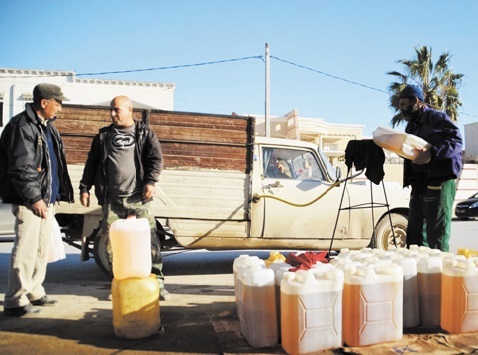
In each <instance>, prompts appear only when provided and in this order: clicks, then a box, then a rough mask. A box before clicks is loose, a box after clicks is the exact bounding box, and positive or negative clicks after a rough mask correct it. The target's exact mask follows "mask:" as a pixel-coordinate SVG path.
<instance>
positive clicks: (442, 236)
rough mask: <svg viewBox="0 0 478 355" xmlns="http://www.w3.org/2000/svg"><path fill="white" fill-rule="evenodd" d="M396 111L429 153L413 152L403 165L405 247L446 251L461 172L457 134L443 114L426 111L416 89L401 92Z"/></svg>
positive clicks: (420, 91)
mask: <svg viewBox="0 0 478 355" xmlns="http://www.w3.org/2000/svg"><path fill="white" fill-rule="evenodd" d="M399 108H400V111H401V112H402V115H403V117H404V118H405V120H406V121H407V126H406V127H405V132H406V133H409V134H413V135H415V136H418V137H420V138H423V139H424V140H425V141H427V142H428V143H430V144H431V147H430V148H429V149H426V148H420V149H419V148H415V150H416V153H417V157H416V158H415V159H414V160H413V161H411V160H408V159H405V162H404V170H403V186H404V187H406V186H411V187H412V192H411V194H410V212H409V217H408V227H407V245H408V246H410V245H412V244H417V245H425V246H429V247H430V248H432V249H440V250H442V251H448V250H449V241H450V232H451V220H452V215H453V201H454V199H455V192H456V185H455V179H456V178H457V177H458V176H459V175H460V171H461V168H462V161H461V160H462V149H463V140H462V137H461V133H460V130H459V129H458V127H457V126H456V125H455V124H454V123H453V122H452V121H451V119H450V117H448V115H447V114H446V113H444V112H440V111H437V110H434V109H432V108H430V107H428V105H427V104H426V103H425V98H424V95H423V91H422V90H421V89H420V88H419V87H418V86H416V85H407V86H406V87H405V88H404V89H403V90H402V91H401V92H400V101H399ZM424 228H425V231H424Z"/></svg>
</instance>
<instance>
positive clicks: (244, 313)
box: [238, 265, 278, 348]
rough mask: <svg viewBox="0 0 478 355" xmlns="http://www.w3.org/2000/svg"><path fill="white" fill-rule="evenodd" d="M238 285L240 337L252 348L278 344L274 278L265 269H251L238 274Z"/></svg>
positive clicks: (268, 270) (263, 267)
mask: <svg viewBox="0 0 478 355" xmlns="http://www.w3.org/2000/svg"><path fill="white" fill-rule="evenodd" d="M238 284H239V285H240V294H239V295H238V296H239V299H240V300H242V302H241V303H240V307H239V312H238V316H239V324H240V329H241V333H242V335H243V336H244V339H246V341H247V342H248V344H249V345H250V346H251V347H253V348H264V347H271V346H275V345H277V343H278V326H277V309H276V295H275V275H274V271H273V270H271V269H266V268H265V265H251V266H249V267H246V268H244V269H243V270H241V271H240V272H239V274H238Z"/></svg>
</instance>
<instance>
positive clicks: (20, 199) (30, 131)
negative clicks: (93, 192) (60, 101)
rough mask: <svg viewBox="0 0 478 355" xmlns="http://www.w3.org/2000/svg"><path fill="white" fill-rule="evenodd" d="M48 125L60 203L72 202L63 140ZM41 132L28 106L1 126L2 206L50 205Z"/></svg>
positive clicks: (45, 149) (48, 168)
mask: <svg viewBox="0 0 478 355" xmlns="http://www.w3.org/2000/svg"><path fill="white" fill-rule="evenodd" d="M52 122H53V120H49V121H48V123H47V124H48V125H49V126H50V128H51V134H52V139H53V145H54V148H55V151H56V156H57V158H58V174H59V182H60V201H66V202H73V201H74V198H73V187H72V185H71V180H70V176H69V174H68V170H67V166H66V159H65V150H64V146H63V141H62V140H61V137H60V134H59V133H58V130H57V129H56V127H55V126H54V125H53V124H52ZM45 129H46V128H45V127H44V126H43V127H42V124H41V120H40V117H38V115H37V114H36V112H35V108H34V106H33V104H31V103H29V104H26V105H25V111H23V112H22V113H20V114H18V115H16V116H15V117H13V118H12V119H11V120H10V122H9V123H8V124H7V125H6V126H5V129H4V130H3V132H2V137H1V138H0V195H1V196H2V199H3V202H4V203H13V204H21V205H25V206H31V205H33V204H34V203H35V202H37V201H40V199H43V201H45V203H46V204H47V205H48V204H49V203H50V195H51V176H50V174H51V166H50V157H49V151H48V146H47V137H46V134H45Z"/></svg>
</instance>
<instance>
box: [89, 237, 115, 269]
mask: <svg viewBox="0 0 478 355" xmlns="http://www.w3.org/2000/svg"><path fill="white" fill-rule="evenodd" d="M105 238H106V236H104V235H103V233H101V229H100V228H98V233H97V234H96V236H95V238H94V241H95V242H94V243H95V244H94V247H93V255H94V256H95V262H96V265H98V267H99V268H100V270H101V271H103V272H104V273H105V274H107V275H108V276H111V277H113V272H112V270H111V269H110V266H109V263H108V253H107V252H106V240H105Z"/></svg>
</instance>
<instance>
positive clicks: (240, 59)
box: [0, 55, 478, 118]
mask: <svg viewBox="0 0 478 355" xmlns="http://www.w3.org/2000/svg"><path fill="white" fill-rule="evenodd" d="M270 57H271V58H273V59H275V60H278V61H280V62H283V63H286V64H289V65H292V66H295V67H298V68H301V69H305V70H308V71H312V72H314V73H317V74H321V75H325V76H328V77H330V78H332V79H336V80H341V81H344V82H346V83H349V84H353V85H357V86H361V87H363V88H366V89H370V90H374V91H378V92H381V93H384V94H387V95H390V93H389V92H388V91H385V90H381V89H378V88H375V87H372V86H369V85H365V84H361V83H359V82H356V81H353V80H349V79H345V78H341V77H339V76H336V75H332V74H329V73H326V72H323V71H321V70H318V69H313V68H310V67H307V66H305V65H302V64H297V63H294V62H291V61H289V60H286V59H281V58H278V57H276V56H270ZM249 59H260V60H261V61H263V62H264V57H263V56H262V55H257V56H248V57H241V58H232V59H223V60H216V61H209V62H200V63H193V64H180V65H171V66H164V67H153V68H143V69H128V70H115V71H103V72H91V73H78V74H76V76H99V75H108V74H125V73H138V72H147V71H155V70H168V69H180V68H189V67H199V66H205V65H213V64H222V63H228V62H237V61H243V60H249ZM71 75H72V73H71V72H65V73H61V74H58V73H57V74H53V73H52V74H50V75H11V76H8V75H6V76H0V78H34V77H57V76H71ZM460 114H462V115H466V116H471V117H477V118H478V115H474V114H470V113H466V112H460Z"/></svg>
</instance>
